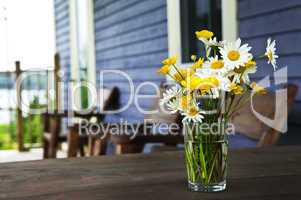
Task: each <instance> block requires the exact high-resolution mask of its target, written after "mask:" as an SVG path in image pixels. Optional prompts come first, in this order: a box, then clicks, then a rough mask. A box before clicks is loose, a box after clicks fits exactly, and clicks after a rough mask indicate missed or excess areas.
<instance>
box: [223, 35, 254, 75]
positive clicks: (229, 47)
mask: <svg viewBox="0 0 301 200" xmlns="http://www.w3.org/2000/svg"><path fill="white" fill-rule="evenodd" d="M219 49H220V53H221V55H222V58H223V60H224V63H225V66H226V67H228V68H229V69H230V70H233V69H235V68H239V67H240V66H243V65H244V64H245V63H246V62H248V60H249V59H250V58H252V54H251V53H249V51H250V50H251V47H249V46H248V44H244V45H242V46H241V40H240V39H237V40H236V42H235V43H232V42H228V43H225V45H224V47H220V48H219Z"/></svg>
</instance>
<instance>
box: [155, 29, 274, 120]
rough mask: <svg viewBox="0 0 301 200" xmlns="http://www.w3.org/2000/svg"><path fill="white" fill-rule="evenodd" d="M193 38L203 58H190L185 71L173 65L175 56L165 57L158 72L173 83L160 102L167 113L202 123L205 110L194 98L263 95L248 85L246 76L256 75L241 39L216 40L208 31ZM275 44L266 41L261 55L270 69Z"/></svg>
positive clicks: (257, 86)
mask: <svg viewBox="0 0 301 200" xmlns="http://www.w3.org/2000/svg"><path fill="white" fill-rule="evenodd" d="M196 36H197V38H198V39H199V40H200V41H201V42H203V44H204V47H205V48H204V49H205V51H206V52H205V53H204V56H203V57H200V58H198V57H197V56H195V55H192V56H191V59H192V60H193V61H194V63H193V64H192V65H191V66H190V67H189V68H185V69H184V68H180V67H178V66H176V60H177V59H176V57H172V58H168V59H165V60H164V61H163V62H162V63H163V66H162V67H161V68H160V69H159V70H158V72H159V73H161V74H165V75H168V76H169V77H171V78H172V79H173V80H174V81H175V82H176V83H177V86H175V87H173V88H171V89H168V90H167V91H166V92H165V93H164V94H163V99H162V100H161V103H162V104H165V105H166V106H167V108H168V110H169V111H170V112H172V113H175V112H178V111H179V112H181V114H182V115H183V116H184V119H183V120H184V121H185V122H202V120H204V118H205V116H204V110H207V109H206V108H201V106H200V105H198V104H197V103H196V101H197V100H196V96H204V95H206V96H210V97H211V98H212V99H211V101H214V99H216V98H219V96H220V94H221V92H224V93H226V94H227V96H230V97H231V98H230V99H232V101H233V99H234V98H233V97H234V96H235V95H241V96H243V94H244V93H248V91H249V92H256V93H260V94H262V93H264V92H265V89H264V88H263V87H261V86H259V85H258V84H256V83H254V82H253V83H251V82H250V78H249V75H250V74H254V73H256V71H257V64H256V61H255V57H254V56H253V55H252V53H251V52H250V51H251V47H250V46H249V45H248V44H242V41H241V39H237V40H236V41H235V42H229V41H218V40H217V38H216V37H213V36H214V33H212V32H210V31H208V30H202V31H197V32H196ZM275 45H276V42H275V41H271V39H268V41H267V47H266V52H265V53H264V56H263V57H266V58H267V62H268V63H269V64H272V65H273V67H274V70H276V67H277V66H276V59H277V58H278V56H277V55H276V47H275ZM227 100H228V99H226V101H227ZM228 104H229V103H228ZM231 105H232V103H231ZM237 106H238V105H237ZM229 109H232V108H229ZM229 112H230V111H229ZM226 113H228V112H226Z"/></svg>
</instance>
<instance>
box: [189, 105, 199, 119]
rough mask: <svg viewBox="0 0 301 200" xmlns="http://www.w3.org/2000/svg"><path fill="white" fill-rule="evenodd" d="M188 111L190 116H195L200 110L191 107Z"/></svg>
mask: <svg viewBox="0 0 301 200" xmlns="http://www.w3.org/2000/svg"><path fill="white" fill-rule="evenodd" d="M187 113H188V115H189V116H191V117H194V116H196V115H197V114H198V113H199V111H198V109H197V108H195V107H191V108H190V109H189V110H188V112H187Z"/></svg>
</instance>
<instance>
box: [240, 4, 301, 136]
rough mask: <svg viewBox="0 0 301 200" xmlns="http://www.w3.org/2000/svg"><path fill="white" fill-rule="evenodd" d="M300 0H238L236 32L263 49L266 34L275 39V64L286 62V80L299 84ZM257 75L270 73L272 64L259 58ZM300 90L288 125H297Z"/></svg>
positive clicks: (300, 100)
mask: <svg viewBox="0 0 301 200" xmlns="http://www.w3.org/2000/svg"><path fill="white" fill-rule="evenodd" d="M300 19H301V1H300V0H286V1H284V0H264V1H263V0H238V21H239V35H240V37H242V39H243V40H245V41H246V42H247V43H249V44H250V45H251V46H253V47H254V48H253V51H254V52H255V51H256V52H264V51H265V41H266V39H267V37H270V36H272V37H273V39H276V40H277V46H278V50H277V52H278V53H279V56H280V58H279V60H278V63H279V66H280V67H284V66H286V65H287V66H288V75H289V82H292V83H295V84H297V85H299V87H301V67H300V63H301V48H300V44H301V23H300ZM259 66H260V68H259V76H264V75H266V74H272V73H273V72H272V71H273V70H272V68H271V67H270V66H269V65H267V64H265V61H263V60H261V61H260V62H259ZM300 93H301V91H300V89H299V94H298V97H297V100H296V103H295V106H294V109H293V111H292V114H291V115H290V117H289V125H290V126H289V131H291V129H290V127H294V129H296V130H297V129H298V128H301V121H300V117H301V94H300Z"/></svg>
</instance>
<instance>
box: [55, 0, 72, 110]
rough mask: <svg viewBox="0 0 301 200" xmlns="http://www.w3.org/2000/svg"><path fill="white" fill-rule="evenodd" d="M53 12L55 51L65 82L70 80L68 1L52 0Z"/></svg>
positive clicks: (65, 96) (65, 102)
mask: <svg viewBox="0 0 301 200" xmlns="http://www.w3.org/2000/svg"><path fill="white" fill-rule="evenodd" d="M54 12H55V29H56V31H55V36H56V38H55V40H56V52H57V53H59V55H60V64H61V70H62V71H63V73H64V75H63V76H62V80H63V81H64V82H67V81H68V80H70V72H71V70H70V69H71V67H70V29H69V28H70V26H69V1H68V0H54ZM67 92H68V90H67V88H65V91H64V99H65V101H64V106H65V107H67V106H68V101H67V95H66V94H67Z"/></svg>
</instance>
